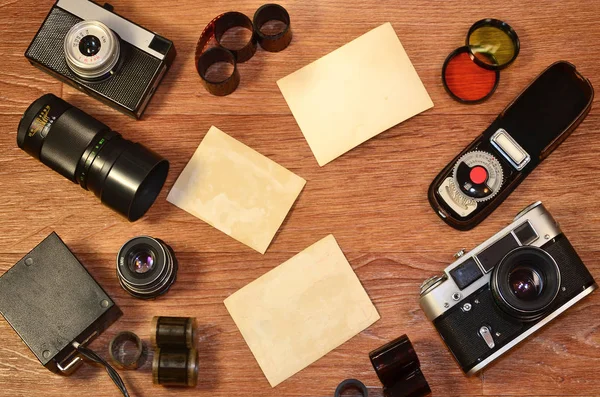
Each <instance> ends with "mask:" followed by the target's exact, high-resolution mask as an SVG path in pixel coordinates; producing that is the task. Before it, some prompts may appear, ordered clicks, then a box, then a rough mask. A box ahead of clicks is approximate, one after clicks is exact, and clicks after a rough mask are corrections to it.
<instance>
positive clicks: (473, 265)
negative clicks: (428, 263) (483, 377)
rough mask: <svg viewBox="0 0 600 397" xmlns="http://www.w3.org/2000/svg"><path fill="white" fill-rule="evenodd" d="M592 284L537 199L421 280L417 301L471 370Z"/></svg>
mask: <svg viewBox="0 0 600 397" xmlns="http://www.w3.org/2000/svg"><path fill="white" fill-rule="evenodd" d="M488 160H489V159H488ZM473 164H475V163H473ZM473 164H470V165H471V166H473ZM477 164H479V163H477ZM476 166H477V165H476ZM490 169H491V168H490ZM481 179H482V180H483V178H481ZM596 288H597V285H596V282H595V281H594V278H593V277H592V275H591V274H590V272H589V271H588V269H587V268H586V266H585V265H584V264H583V262H582V261H581V259H580V258H579V256H578V255H577V253H576V252H575V249H574V248H573V246H572V245H571V243H570V242H569V240H568V239H567V238H566V237H565V235H564V234H563V233H562V232H561V230H560V228H559V226H558V224H557V223H556V221H555V220H554V219H553V218H552V216H551V215H550V213H549V212H548V211H547V210H546V208H544V206H543V205H542V204H541V203H540V202H537V203H534V204H532V205H530V206H529V207H527V208H525V209H524V210H523V211H521V212H520V213H519V215H517V217H516V218H515V220H514V221H513V223H511V224H510V225H508V226H507V227H506V228H504V229H503V230H501V231H500V232H498V233H497V234H496V235H494V236H492V237H491V238H490V239H488V240H487V241H485V242H483V243H482V244H480V245H479V246H478V247H476V248H475V249H473V251H471V252H470V253H468V254H463V255H462V256H460V257H458V260H457V261H456V262H454V263H453V264H451V265H450V266H448V267H447V268H446V270H445V271H444V273H443V274H442V275H441V276H437V277H432V278H430V279H428V280H426V281H425V282H424V283H423V284H422V285H421V299H420V303H421V308H422V309H423V311H424V312H425V314H426V315H427V317H428V318H429V320H431V322H432V323H433V325H434V326H435V328H436V329H437V331H438V333H439V334H440V336H441V337H442V339H443V340H444V342H445V343H446V345H447V346H448V348H449V349H450V351H451V352H452V355H453V356H454V357H455V359H456V361H457V362H458V364H459V365H460V367H461V368H462V370H463V371H464V372H465V373H466V374H467V375H473V374H475V373H477V372H478V371H480V370H481V369H483V368H484V367H486V366H487V365H489V364H490V363H492V362H493V361H494V360H495V359H497V358H499V357H500V356H501V355H502V354H504V353H505V352H506V351H508V350H510V349H511V348H512V347H514V346H516V345H517V344H518V343H519V342H521V341H523V340H524V339H525V338H527V337H528V336H529V335H531V334H533V333H534V332H535V331H537V330H538V329H540V328H541V327H543V326H544V325H546V324H547V323H549V322H550V321H552V320H553V319H554V318H555V317H557V316H558V315H559V314H561V313H562V312H564V311H565V310H567V309H568V308H569V307H571V306H573V305H574V304H575V303H577V302H578V301H580V300H581V299H583V298H584V297H586V296H587V295H589V294H590V293H591V292H592V291H594V290H595V289H596Z"/></svg>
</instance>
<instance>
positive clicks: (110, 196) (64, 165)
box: [17, 39, 169, 222]
mask: <svg viewBox="0 0 600 397" xmlns="http://www.w3.org/2000/svg"><path fill="white" fill-rule="evenodd" d="M90 40H91V41H93V40H92V39H90ZM90 46H91V47H93V44H90ZM101 46H102V44H101ZM91 47H90V48H91ZM77 51H79V49H77ZM101 51H102V50H101ZM17 144H18V145H19V147H20V148H21V149H23V150H24V151H25V152H27V153H29V154H30V155H31V156H32V157H34V158H36V159H38V160H40V161H41V162H42V163H43V164H45V165H47V166H48V167H50V168H52V169H53V170H54V171H56V172H58V173H59V174H61V175H63V176H64V177H65V178H67V179H69V180H71V181H73V182H75V183H78V184H79V185H80V186H81V187H82V188H84V189H86V190H91V191H92V192H93V193H94V194H95V195H96V197H98V198H99V199H100V201H102V203H103V204H105V205H106V206H108V207H109V208H112V209H113V210H115V211H116V212H118V213H119V214H121V215H123V216H125V217H126V218H127V219H129V220H130V221H132V222H133V221H135V220H137V219H139V218H141V217H142V215H144V214H145V213H146V211H148V209H149V208H150V206H151V205H152V204H153V203H154V200H155V199H156V197H157V196H158V194H159V193H160V190H161V189H162V186H163V184H164V182H165V179H166V178H167V173H168V171H169V162H168V161H167V160H165V159H163V158H162V157H160V156H159V155H157V154H156V153H154V152H152V151H151V150H148V149H146V148H145V147H144V146H142V145H140V144H138V143H133V142H131V141H128V140H127V139H124V138H123V137H122V136H121V134H119V133H117V132H115V131H112V130H111V129H110V128H109V127H108V126H107V125H105V124H103V123H101V122H100V121H98V120H96V119H95V118H93V117H92V116H90V115H88V114H87V113H84V112H83V111H81V110H80V109H78V108H76V107H74V106H72V105H70V104H69V103H67V102H65V101H63V100H62V99H60V98H57V97H56V96H54V95H52V94H46V95H44V96H42V97H41V98H39V99H38V100H36V101H35V102H33V103H32V104H31V105H30V106H29V108H28V109H27V110H26V111H25V113H24V114H23V118H22V119H21V122H20V124H19V130H18V133H17Z"/></svg>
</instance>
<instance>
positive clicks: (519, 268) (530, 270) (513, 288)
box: [491, 246, 561, 321]
mask: <svg viewBox="0 0 600 397" xmlns="http://www.w3.org/2000/svg"><path fill="white" fill-rule="evenodd" d="M560 285H561V275H560V269H559V267H558V265H557V264H556V261H555V260H554V258H552V256H550V254H548V253H547V252H546V251H544V250H543V249H541V248H537V247H531V246H526V247H519V248H515V249H514V250H512V251H510V252H509V253H508V254H506V256H505V257H504V258H503V259H502V260H501V261H500V263H499V264H498V265H497V266H496V267H495V268H494V272H493V274H492V278H491V289H492V293H493V295H494V298H495V301H496V303H497V304H498V306H500V308H501V309H502V310H504V311H505V312H506V313H507V314H509V315H511V316H513V317H516V318H518V319H520V320H523V321H534V320H537V319H539V318H540V317H541V316H542V315H543V314H544V313H545V311H546V309H548V307H549V306H550V305H551V304H552V302H554V299H555V298H556V296H557V295H558V292H559V290H560Z"/></svg>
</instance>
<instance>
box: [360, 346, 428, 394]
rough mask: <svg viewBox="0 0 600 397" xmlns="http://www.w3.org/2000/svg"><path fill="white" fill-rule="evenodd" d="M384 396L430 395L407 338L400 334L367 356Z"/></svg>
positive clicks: (419, 364)
mask: <svg viewBox="0 0 600 397" xmlns="http://www.w3.org/2000/svg"><path fill="white" fill-rule="evenodd" d="M369 359H370V360H371V364H373V368H374V369H375V373H376V374H377V377H378V378H379V380H380V381H381V383H382V384H383V395H384V396H385V397H424V396H427V395H428V394H430V393H431V389H430V388H429V384H428V383H427V380H426V379H425V376H424V375H423V373H422V372H421V363H420V362H419V357H418V356H417V353H416V351H415V348H414V347H413V345H412V343H411V342H410V339H409V338H408V336H406V335H402V336H400V337H399V338H397V339H394V340H393V341H391V342H389V343H386V344H385V345H383V346H381V347H379V348H377V349H375V350H373V351H372V352H371V353H369Z"/></svg>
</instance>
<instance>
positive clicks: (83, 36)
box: [64, 21, 121, 80]
mask: <svg viewBox="0 0 600 397" xmlns="http://www.w3.org/2000/svg"><path fill="white" fill-rule="evenodd" d="M64 51H65V60H66V62H67V65H68V66H69V68H70V69H71V71H72V72H73V73H75V74H76V75H77V76H79V77H81V78H82V79H85V80H99V79H103V78H106V77H108V76H109V75H110V72H111V71H112V70H113V69H114V68H115V67H116V65H117V63H118V62H119V57H120V55H121V43H120V40H119V36H117V35H116V33H115V32H113V31H112V30H111V29H110V28H109V27H108V26H106V25H105V24H103V23H102V22H99V21H81V22H79V23H77V24H75V25H73V27H72V28H71V29H70V30H69V32H68V33H67V34H66V36H65V41H64Z"/></svg>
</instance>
